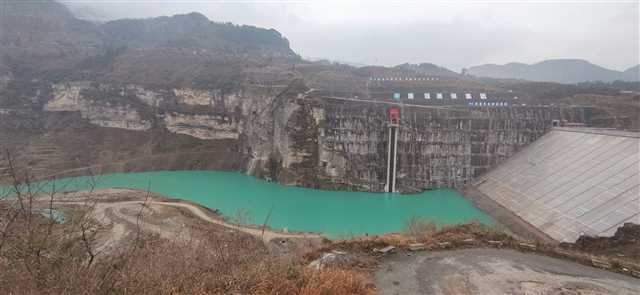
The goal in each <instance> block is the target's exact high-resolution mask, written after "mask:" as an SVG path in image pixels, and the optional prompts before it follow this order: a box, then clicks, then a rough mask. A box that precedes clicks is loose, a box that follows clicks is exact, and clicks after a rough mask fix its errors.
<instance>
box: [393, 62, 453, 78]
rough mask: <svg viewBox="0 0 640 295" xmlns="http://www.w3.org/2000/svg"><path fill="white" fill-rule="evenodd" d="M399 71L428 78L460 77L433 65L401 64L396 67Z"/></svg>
mask: <svg viewBox="0 0 640 295" xmlns="http://www.w3.org/2000/svg"><path fill="white" fill-rule="evenodd" d="M395 68H397V69H402V70H407V71H412V72H415V73H417V74H421V75H428V76H446V77H454V76H459V74H458V73H456V72H454V71H452V70H449V69H447V68H444V67H441V66H438V65H435V64H432V63H421V64H409V63H405V64H401V65H397V66H395Z"/></svg>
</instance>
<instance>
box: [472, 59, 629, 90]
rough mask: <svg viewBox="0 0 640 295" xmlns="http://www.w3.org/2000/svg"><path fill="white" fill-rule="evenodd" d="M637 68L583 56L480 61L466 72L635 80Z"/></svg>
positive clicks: (499, 76) (502, 76)
mask: <svg viewBox="0 0 640 295" xmlns="http://www.w3.org/2000/svg"><path fill="white" fill-rule="evenodd" d="M638 69H640V68H639V67H638V66H634V67H631V68H629V69H628V70H626V71H615V70H611V69H607V68H605V67H602V66H599V65H596V64H593V63H591V62H589V61H587V60H583V59H548V60H543V61H540V62H538V63H534V64H525V63H519V62H511V63H506V64H504V65H499V64H484V65H479V66H473V67H470V68H469V69H468V73H469V74H471V75H474V76H479V77H488V78H497V79H521V80H530V81H539V82H557V83H565V84H573V83H580V82H590V81H602V82H613V81H617V80H620V81H638V73H637V72H638Z"/></svg>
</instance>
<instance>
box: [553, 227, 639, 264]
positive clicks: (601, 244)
mask: <svg viewBox="0 0 640 295" xmlns="http://www.w3.org/2000/svg"><path fill="white" fill-rule="evenodd" d="M561 246H562V247H565V248H570V249H575V250H580V251H584V252H589V253H593V254H601V255H607V254H608V255H618V256H620V255H622V256H627V257H632V258H635V259H640V224H634V223H625V224H624V225H623V226H622V227H620V228H618V230H617V231H616V233H615V234H614V235H613V237H591V236H581V237H580V238H578V240H576V242H575V243H573V244H569V243H566V244H562V245H561Z"/></svg>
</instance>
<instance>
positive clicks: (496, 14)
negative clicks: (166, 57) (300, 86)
mask: <svg viewBox="0 0 640 295" xmlns="http://www.w3.org/2000/svg"><path fill="white" fill-rule="evenodd" d="M63 2H67V3H69V2H71V3H69V4H70V6H71V7H72V9H73V10H75V11H76V12H78V13H79V14H85V15H88V14H93V15H95V16H97V17H100V18H103V19H114V18H123V17H127V18H138V17H153V16H160V15H172V14H177V13H187V12H192V11H197V12H200V13H203V14H204V15H206V16H207V17H209V19H211V20H213V21H217V22H233V23H238V24H250V25H256V26H260V27H265V28H274V29H276V30H278V31H280V32H281V33H282V34H283V35H285V36H286V37H287V38H288V39H289V41H290V42H291V47H292V48H293V50H295V51H296V52H297V53H299V54H300V55H302V56H303V57H314V58H329V59H333V60H340V61H347V62H353V63H363V64H380V65H396V64H400V63H404V62H411V63H420V62H431V63H435V64H438V65H442V66H445V67H448V68H451V69H452V70H456V71H458V70H460V69H461V68H463V67H469V66H473V65H479V64H484V63H497V64H503V63H507V62H512V61H518V62H525V63H534V62H538V61H541V60H544V59H550V58H581V59H587V60H589V61H591V62H593V63H596V64H599V65H602V66H605V67H608V68H611V69H615V70H625V69H627V68H629V67H631V66H633V65H637V64H638V63H640V62H639V59H640V57H639V55H640V45H639V43H640V29H639V27H640V16H639V15H640V5H639V4H638V3H639V1H637V0H635V1H586V0H582V1H564V2H561V3H558V1H520V2H516V1H455V0H454V1H441V2H436V1H426V0H425V1H373V0H367V1H347V0H342V1H340V0H318V1H176V0H174V1H162V0H151V1H145V0H135V1H124V0H107V1H98V0H95V1H88V0H65V1H63Z"/></svg>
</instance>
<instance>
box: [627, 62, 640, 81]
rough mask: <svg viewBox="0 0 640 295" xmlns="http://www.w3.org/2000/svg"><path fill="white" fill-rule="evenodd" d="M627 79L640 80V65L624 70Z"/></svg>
mask: <svg viewBox="0 0 640 295" xmlns="http://www.w3.org/2000/svg"><path fill="white" fill-rule="evenodd" d="M624 75H625V76H626V78H627V81H640V65H637V66H635V67H630V68H629V69H627V70H626V71H624Z"/></svg>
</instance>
